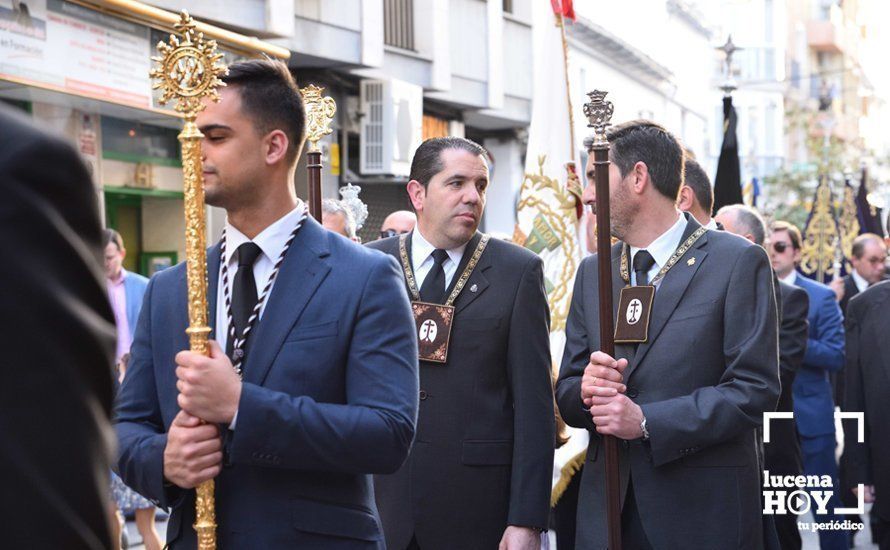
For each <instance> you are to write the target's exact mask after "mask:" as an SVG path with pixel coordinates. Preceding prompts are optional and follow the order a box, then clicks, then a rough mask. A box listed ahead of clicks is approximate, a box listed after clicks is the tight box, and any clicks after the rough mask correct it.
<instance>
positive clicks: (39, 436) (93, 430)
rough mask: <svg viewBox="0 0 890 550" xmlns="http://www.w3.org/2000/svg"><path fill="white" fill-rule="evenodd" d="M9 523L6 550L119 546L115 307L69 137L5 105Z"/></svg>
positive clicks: (4, 501) (86, 178)
mask: <svg viewBox="0 0 890 550" xmlns="http://www.w3.org/2000/svg"><path fill="white" fill-rule="evenodd" d="M0 196H2V197H3V198H2V199H0V255H2V257H3V258H4V261H3V262H2V263H0V311H2V312H3V314H2V318H0V349H2V350H3V359H2V361H0V372H2V373H3V383H2V384H0V472H2V474H0V477H2V490H0V518H2V519H0V523H2V525H3V534H2V543H0V545H2V546H4V547H7V548H90V549H100V548H109V547H110V546H111V532H110V525H109V523H108V513H107V510H108V502H109V498H108V496H109V491H108V483H109V473H108V468H109V467H110V465H111V453H112V448H113V437H114V436H113V433H112V430H111V422H110V421H111V401H112V388H113V386H112V369H111V367H112V362H113V360H114V341H115V331H114V316H113V314H112V312H111V307H110V306H109V304H108V293H107V290H106V287H105V284H104V277H103V275H102V236H101V235H102V233H101V225H100V223H99V209H98V201H97V200H96V192H95V188H94V187H93V184H92V181H91V178H90V175H89V173H88V172H87V168H86V166H85V165H84V163H83V161H82V160H81V159H80V158H79V156H78V154H77V152H76V151H75V150H74V148H73V147H71V145H69V144H68V143H65V142H64V141H63V140H61V139H60V138H58V137H56V136H53V135H51V134H49V133H48V132H45V131H43V130H40V129H37V128H36V127H35V126H34V125H33V123H32V121H30V120H27V119H26V117H24V116H22V115H21V114H19V113H14V112H12V111H11V110H8V108H7V107H0Z"/></svg>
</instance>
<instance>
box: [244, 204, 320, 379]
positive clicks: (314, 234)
mask: <svg viewBox="0 0 890 550" xmlns="http://www.w3.org/2000/svg"><path fill="white" fill-rule="evenodd" d="M328 255H330V251H329V250H328V247H327V236H326V234H325V230H324V229H322V227H321V226H320V225H318V222H316V221H315V220H314V219H312V218H311V217H307V218H306V221H305V222H303V227H301V228H300V230H299V231H298V232H297V236H296V237H295V238H294V242H293V243H292V244H291V247H290V250H288V253H287V255H286V256H285V258H284V262H283V263H282V264H281V270H280V271H279V273H278V276H277V278H276V280H275V286H273V287H272V293H271V294H270V295H269V298H268V300H269V302H268V303H267V304H266V309H265V311H264V312H263V317H262V319H261V320H260V322H259V323H258V324H257V326H256V333H254V335H253V337H251V341H250V349H249V353H248V354H247V359H246V361H245V363H244V381H245V382H250V383H253V384H257V385H262V383H263V381H264V380H265V379H266V375H267V374H268V372H269V369H270V368H271V366H272V361H273V360H274V359H275V357H276V355H278V352H279V351H280V350H281V345H282V344H283V343H284V338H285V337H286V336H287V335H288V333H289V332H290V331H291V329H292V328H293V326H294V324H295V323H296V322H297V320H298V319H299V318H300V315H301V314H302V313H303V310H304V309H305V308H306V305H307V304H308V303H309V300H310V299H311V298H312V296H313V295H314V294H315V291H316V289H317V288H318V286H319V285H320V284H321V282H322V281H324V279H325V277H327V275H328V272H329V271H330V270H331V267H330V265H328V263H327V262H326V261H325V260H324V258H325V257H327V256H328Z"/></svg>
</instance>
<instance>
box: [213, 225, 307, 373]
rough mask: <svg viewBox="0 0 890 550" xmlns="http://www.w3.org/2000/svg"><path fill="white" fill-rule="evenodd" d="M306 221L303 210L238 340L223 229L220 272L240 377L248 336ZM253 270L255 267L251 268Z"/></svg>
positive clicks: (234, 366) (236, 367)
mask: <svg viewBox="0 0 890 550" xmlns="http://www.w3.org/2000/svg"><path fill="white" fill-rule="evenodd" d="M305 221H306V210H305V209H304V210H303V214H302V215H301V216H300V219H299V220H297V226H296V227H294V230H293V231H291V234H290V236H289V237H288V238H287V241H286V242H285V243H284V248H283V249H282V250H281V254H279V255H278V260H277V261H276V262H275V267H273V268H272V273H270V274H269V279H268V280H267V281H266V286H265V287H264V288H263V292H262V294H260V297H259V298H257V301H256V305H255V306H254V307H253V311H252V312H251V313H250V318H248V319H247V326H246V327H244V332H243V333H242V334H241V337H240V338H238V337H236V335H235V320H234V317H233V315H232V300H231V293H230V292H229V268H228V265H227V264H228V262H227V261H226V230H225V228H223V233H222V239H221V240H220V248H219V253H220V271H221V273H222V279H223V295H224V296H225V301H226V320H227V322H228V325H229V331H228V334H229V336H228V337H229V339H230V340H229V341H230V342H232V368H234V369H235V372H236V373H238V376H239V377H240V376H241V364H242V363H243V362H244V344H245V343H246V342H247V336H248V335H249V334H250V331H251V330H252V329H253V327H254V325H255V324H256V321H257V319H258V318H259V316H260V309H262V307H263V302H265V301H266V296H267V295H268V294H269V291H270V290H271V289H272V283H274V282H275V277H277V276H278V271H279V269H281V264H282V263H283V262H284V256H285V255H286V254H287V251H288V249H289V248H290V245H291V243H292V242H293V241H294V237H296V236H297V231H299V230H300V227H302V226H303V222H305ZM251 269H253V266H251Z"/></svg>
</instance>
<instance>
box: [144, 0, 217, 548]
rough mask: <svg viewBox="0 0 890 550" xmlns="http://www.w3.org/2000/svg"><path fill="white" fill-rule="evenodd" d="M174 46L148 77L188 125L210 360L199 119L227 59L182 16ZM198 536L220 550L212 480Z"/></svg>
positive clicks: (204, 489) (189, 249) (191, 275)
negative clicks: (178, 34)
mask: <svg viewBox="0 0 890 550" xmlns="http://www.w3.org/2000/svg"><path fill="white" fill-rule="evenodd" d="M174 27H175V29H176V30H177V31H178V32H179V33H180V34H181V37H180V36H176V35H175V34H171V35H170V42H169V43H164V42H159V43H158V53H159V54H160V55H158V56H156V57H152V60H153V61H154V62H156V63H158V65H157V66H156V67H154V68H153V69H152V70H151V73H150V76H151V78H152V79H154V80H155V81H156V82H155V84H154V89H159V88H160V89H162V90H163V95H162V97H161V99H160V103H161V104H162V105H163V104H166V103H167V102H168V101H170V100H171V99H175V100H176V107H175V109H176V111H177V112H179V113H182V116H183V118H184V119H185V124H184V125H183V128H182V132H180V133H179V136H178V137H179V142H180V147H181V151H182V178H183V185H182V187H183V202H184V205H185V250H186V272H187V280H188V312H189V328H188V329H186V333H187V334H188V336H189V349H191V351H194V352H198V353H203V354H205V355H207V353H208V346H207V338H208V336H209V335H210V327H208V326H207V254H206V251H205V244H206V240H207V238H206V235H207V229H206V228H207V221H206V219H205V216H204V177H203V168H202V165H201V139H202V138H203V137H204V136H203V134H201V132H200V130H198V126H197V125H196V124H195V118H196V117H197V116H198V113H199V112H200V111H201V110H202V109H203V108H204V103H203V100H204V99H205V98H209V99H211V100H213V101H219V92H218V88H219V87H220V86H224V85H225V83H224V82H222V81H221V80H220V77H221V76H224V75H225V74H227V73H228V69H226V67H225V65H223V64H222V63H221V61H222V58H223V54H221V53H218V52H217V51H216V41H214V40H204V33H200V32H196V30H195V28H196V25H195V21H194V20H193V19H192V18H191V17H190V16H189V14H188V13H187V12H186V11H185V10H183V11H182V13H181V15H180V20H179V23H177V24H176V25H175V26H174ZM195 508H196V519H195V525H194V527H195V531H197V534H198V548H199V549H200V550H215V548H216V513H215V510H214V486H213V480H212V479H211V480H208V481H205V482H204V483H202V484H201V485H199V486H198V488H197V499H196V502H195Z"/></svg>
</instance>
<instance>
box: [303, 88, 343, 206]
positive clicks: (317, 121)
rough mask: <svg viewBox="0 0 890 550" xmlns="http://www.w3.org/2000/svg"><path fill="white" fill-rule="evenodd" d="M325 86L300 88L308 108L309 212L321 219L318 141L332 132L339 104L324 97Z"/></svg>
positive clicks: (307, 165) (319, 152)
mask: <svg viewBox="0 0 890 550" xmlns="http://www.w3.org/2000/svg"><path fill="white" fill-rule="evenodd" d="M323 91H324V88H323V87H321V86H316V85H315V84H310V85H308V86H306V87H305V88H300V95H301V96H303V105H304V106H305V108H306V140H307V141H308V142H309V151H308V153H307V154H306V170H307V172H308V176H309V178H308V179H309V193H308V197H307V199H308V201H309V213H310V214H312V217H313V218H315V219H316V220H317V221H319V222H320V221H321V168H322V163H321V149H320V148H319V147H318V142H319V141H320V140H321V138H323V137H324V136H327V135H330V133H331V131H332V130H331V128H330V125H331V121H332V120H333V119H334V114H335V113H336V112H337V104H336V103H335V102H334V99H333V98H331V97H322V95H321V93H322V92H323Z"/></svg>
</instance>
